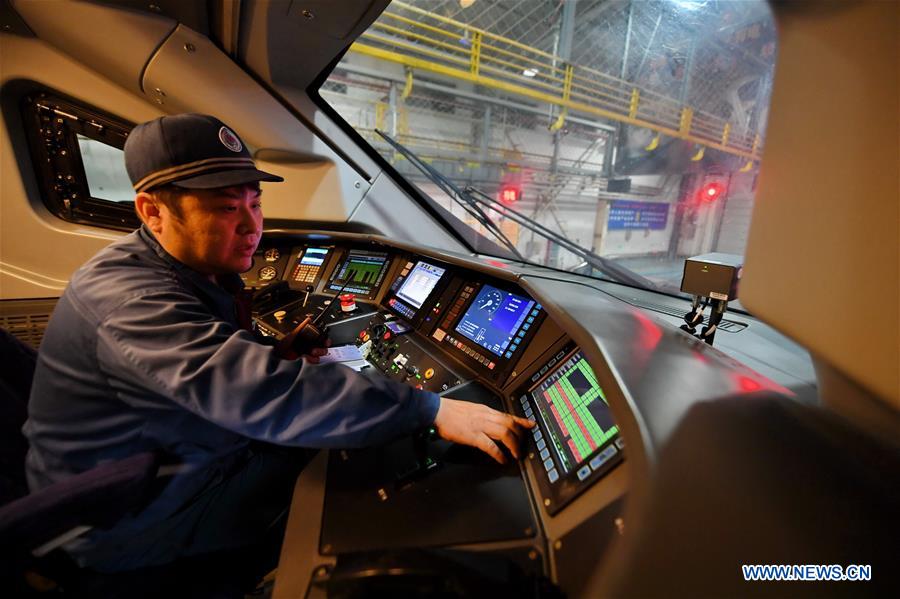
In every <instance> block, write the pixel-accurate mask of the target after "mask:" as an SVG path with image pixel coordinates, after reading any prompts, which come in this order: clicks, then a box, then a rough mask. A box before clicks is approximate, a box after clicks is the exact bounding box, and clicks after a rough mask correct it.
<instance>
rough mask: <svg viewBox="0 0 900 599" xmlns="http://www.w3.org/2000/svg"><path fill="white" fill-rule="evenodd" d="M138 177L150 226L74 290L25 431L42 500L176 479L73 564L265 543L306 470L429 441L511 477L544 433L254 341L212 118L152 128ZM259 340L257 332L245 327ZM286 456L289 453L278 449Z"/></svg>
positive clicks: (134, 158)
mask: <svg viewBox="0 0 900 599" xmlns="http://www.w3.org/2000/svg"><path fill="white" fill-rule="evenodd" d="M125 162H126V167H127V170H128V174H129V176H130V178H131V180H132V182H133V184H134V187H135V190H136V192H137V195H136V197H135V209H136V211H137V213H138V215H139V216H140V218H141V221H142V222H143V226H142V227H141V228H140V229H139V230H137V231H135V232H134V233H132V234H130V235H127V236H125V237H124V238H122V239H121V240H119V241H117V242H115V243H113V244H112V245H110V246H109V247H107V248H106V249H104V250H102V251H101V252H100V253H99V254H97V255H96V256H95V257H94V258H93V259H91V260H90V261H89V262H88V263H87V264H85V265H84V266H83V267H82V268H81V269H79V270H78V271H77V272H76V273H75V274H74V275H73V276H72V279H71V281H70V284H69V287H68V288H67V289H66V291H65V293H64V294H63V296H62V297H61V298H60V301H59V303H58V305H57V307H56V310H55V312H54V314H53V317H52V319H51V321H50V324H49V326H48V328H47V331H46V334H45V336H44V340H43V343H42V344H41V348H40V355H39V358H38V364H37V369H36V372H35V377H34V385H33V389H32V394H31V400H30V405H29V420H28V422H27V423H26V425H25V428H24V432H25V434H26V435H27V437H28V440H29V442H30V451H29V453H28V458H27V463H26V468H27V474H28V480H29V484H30V486H31V487H32V489H37V488H41V487H44V486H46V485H48V484H50V483H53V482H56V481H59V480H62V479H65V478H66V477H68V476H71V475H73V474H75V473H78V472H82V471H84V470H87V469H90V468H92V467H94V466H96V465H97V464H99V463H101V462H103V461H105V460H112V459H119V458H124V457H127V456H129V455H133V454H135V453H138V452H141V451H146V450H164V451H165V452H166V453H167V454H168V455H170V456H171V457H172V458H173V461H174V462H176V463H177V464H179V465H180V471H179V474H177V475H175V476H174V477H173V478H172V479H171V480H169V481H168V482H167V483H166V484H165V487H164V489H163V490H162V491H161V493H160V494H159V495H158V497H157V498H156V499H155V500H153V501H152V502H151V503H150V504H149V505H148V506H147V507H146V508H145V509H143V510H141V511H140V512H139V513H137V514H136V515H133V516H129V517H126V518H125V519H124V520H122V521H121V522H119V523H118V524H117V525H116V526H114V527H113V528H112V529H109V530H95V531H92V532H91V533H89V534H87V535H86V536H84V537H83V538H81V539H78V540H76V541H75V542H73V543H70V544H69V545H68V546H67V547H66V549H67V551H68V552H69V553H70V554H71V555H73V556H74V557H75V558H76V560H77V561H78V562H79V563H80V564H81V565H83V566H89V567H91V568H94V569H96V570H101V571H107V572H112V571H122V570H132V569H135V568H142V567H145V566H152V565H158V564H165V563H167V562H170V561H172V560H175V559H177V558H180V557H185V556H194V555H201V554H206V553H210V552H214V551H221V550H230V549H234V548H237V547H243V546H248V545H252V544H253V543H256V542H258V541H259V539H260V538H261V536H262V534H263V533H264V532H265V531H266V530H267V528H268V527H270V525H271V524H272V522H273V521H275V520H277V519H278V517H279V515H280V514H282V513H283V512H284V510H285V508H286V507H287V505H288V503H289V501H290V492H291V489H292V487H293V483H294V479H295V477H296V474H297V472H298V471H299V469H300V468H302V466H303V464H304V463H305V461H306V459H307V457H308V456H306V455H304V452H303V451H302V450H299V449H298V450H292V451H286V450H284V449H283V447H293V448H335V447H360V446H366V445H373V444H377V443H380V442H384V441H386V440H388V439H390V438H393V437H396V436H398V435H402V434H406V433H412V432H414V431H416V430H418V429H423V428H425V427H428V426H434V427H435V428H436V430H437V431H438V433H439V434H440V435H441V436H443V437H444V438H446V439H449V440H451V441H456V442H460V443H464V444H468V445H473V446H476V447H479V448H481V449H483V450H484V451H486V452H488V453H489V454H491V455H492V456H493V457H494V458H495V459H497V460H498V461H503V460H504V455H503V452H501V451H500V449H499V448H498V446H497V445H496V444H495V443H494V441H493V440H494V439H496V440H498V441H500V442H501V443H503V444H504V445H506V446H507V447H508V448H509V450H510V451H511V453H512V454H513V455H515V456H518V443H517V442H518V439H519V436H520V435H521V427H523V426H525V427H528V426H531V423H530V422H528V421H524V420H521V419H518V418H514V417H512V416H509V415H506V414H502V413H500V412H496V411H494V410H491V409H489V408H487V407H485V406H481V405H476V404H472V403H468V402H463V401H456V400H452V399H449V398H446V397H444V398H440V397H438V396H437V395H435V394H434V393H430V392H425V391H420V390H416V389H413V388H411V387H409V386H406V385H403V384H400V383H396V382H393V381H390V380H388V379H386V378H384V377H380V376H378V375H377V374H376V375H372V376H367V375H365V374H361V373H357V372H354V371H353V370H351V369H349V368H347V367H345V366H342V365H338V364H321V365H319V364H315V363H314V362H316V361H317V360H316V356H318V355H321V354H322V353H323V352H324V350H314V351H312V352H311V354H312V356H311V358H310V359H306V360H303V359H301V360H289V359H284V357H283V355H284V353H283V352H282V351H281V350H280V348H279V347H277V346H273V345H271V344H266V343H265V342H264V341H263V340H261V339H259V338H257V337H256V336H254V334H253V333H252V332H251V331H249V330H247V328H246V326H244V327H242V326H241V325H242V319H241V318H240V310H239V309H238V305H237V304H236V303H235V299H234V297H235V292H237V291H239V290H240V289H241V287H242V283H241V280H240V277H239V276H238V273H240V272H243V271H245V270H247V269H249V268H250V266H251V264H252V257H253V253H254V252H255V250H256V247H257V245H258V243H259V241H260V235H261V232H262V221H263V217H262V210H261V204H260V196H261V192H260V188H259V182H260V181H281V180H282V179H281V178H280V177H276V176H274V175H271V174H268V173H265V172H262V171H260V170H257V169H256V166H255V164H254V162H253V160H252V158H251V156H250V153H249V151H248V150H247V149H246V148H245V147H244V145H243V143H242V142H241V140H240V138H239V137H238V136H237V135H236V134H235V133H234V132H233V131H231V130H230V129H229V128H228V127H227V126H225V125H224V124H223V123H221V122H220V121H218V120H217V119H215V118H213V117H210V116H204V115H176V116H167V117H162V118H159V119H156V120H154V121H150V122H148V123H144V124H142V125H139V126H138V127H136V128H135V129H134V131H132V133H131V135H130V136H129V138H128V142H127V143H126V145H125ZM243 324H244V325H246V320H244V322H243ZM278 446H282V447H278Z"/></svg>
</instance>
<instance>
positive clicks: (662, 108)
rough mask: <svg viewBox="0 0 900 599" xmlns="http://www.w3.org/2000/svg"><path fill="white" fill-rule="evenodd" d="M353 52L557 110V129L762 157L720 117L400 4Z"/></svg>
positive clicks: (750, 138) (753, 138)
mask: <svg viewBox="0 0 900 599" xmlns="http://www.w3.org/2000/svg"><path fill="white" fill-rule="evenodd" d="M400 11H403V12H404V13H406V14H401V12H400ZM350 50H351V51H352V52H358V53H360V54H364V55H367V56H371V57H374V58H379V59H382V60H387V61H390V62H394V63H399V64H402V65H405V66H406V67H409V68H410V69H413V70H415V69H419V70H422V71H428V72H432V73H438V74H441V75H445V76H448V77H452V78H455V79H460V80H464V81H469V82H471V83H475V84H478V85H483V86H485V87H490V88H493V89H497V90H501V91H504V92H507V93H510V94H516V95H519V96H523V97H526V98H532V99H535V100H539V101H543V102H546V103H548V104H552V105H555V106H558V107H559V108H560V114H559V117H558V118H557V120H556V122H554V123H553V124H552V125H551V129H558V128H560V127H561V126H562V125H563V123H564V122H565V118H566V116H567V114H568V111H570V110H571V111H574V112H579V113H582V114H586V115H593V116H599V117H602V118H607V119H611V120H614V121H618V122H622V123H627V124H629V125H634V126H637V127H643V128H646V129H650V130H652V131H655V132H657V133H658V134H661V135H668V136H671V137H676V138H679V139H685V140H688V141H691V142H694V143H696V144H698V145H699V146H700V147H701V148H714V149H716V150H720V151H722V152H727V153H729V154H733V155H736V156H740V157H743V158H746V159H747V160H748V161H753V160H759V157H760V149H761V140H760V137H759V135H758V134H757V133H755V132H752V131H748V132H739V131H735V126H734V125H732V123H730V122H729V121H728V120H727V119H725V118H722V117H720V116H716V115H713V114H710V113H708V112H704V111H700V110H694V109H692V108H691V107H689V106H685V105H683V104H681V103H680V102H679V101H678V100H676V99H674V98H670V97H668V96H665V95H663V94H659V93H657V92H654V91H651V90H648V89H645V88H641V87H638V86H636V85H634V84H633V83H630V82H628V81H626V80H624V79H620V78H618V77H614V76H612V75H609V74H607V73H602V72H600V71H597V70H595V69H591V68H590V67H587V66H583V65H574V64H570V63H567V62H565V61H564V60H563V59H562V58H560V57H559V56H556V55H553V54H550V53H547V52H543V51H541V50H537V49H535V48H530V47H528V46H527V45H525V44H522V43H520V42H517V41H515V40H512V39H509V38H505V37H502V36H499V35H495V34H493V33H490V32H488V31H485V30H483V29H478V28H476V27H471V26H469V25H467V24H465V23H462V22H459V21H456V20H453V19H450V18H447V17H443V16H440V15H437V14H433V13H430V12H429V11H427V10H423V9H421V8H418V7H415V6H412V5H410V4H407V3H405V2H401V1H399V0H394V2H392V3H391V5H390V6H389V8H388V10H386V11H385V12H384V13H382V15H381V16H380V17H379V19H378V20H377V21H376V22H375V23H373V25H372V26H371V27H370V28H369V29H368V30H367V31H366V32H365V33H363V35H362V36H361V37H360V38H359V39H358V40H357V41H356V42H355V43H354V44H353V45H352V46H351V47H350ZM410 83H411V81H410ZM656 145H658V142H657V144H656ZM656 145H652V147H654V148H655V147H656ZM700 155H701V156H702V154H700ZM748 166H749V162H748Z"/></svg>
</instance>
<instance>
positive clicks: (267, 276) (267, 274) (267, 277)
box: [259, 266, 278, 281]
mask: <svg viewBox="0 0 900 599" xmlns="http://www.w3.org/2000/svg"><path fill="white" fill-rule="evenodd" d="M277 275H278V271H277V270H275V267H274V266H263V267H262V268H260V269H259V280H260V281H271V280H272V279H274V278H275V277H276V276H277Z"/></svg>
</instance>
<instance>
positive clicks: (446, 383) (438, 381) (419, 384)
mask: <svg viewBox="0 0 900 599" xmlns="http://www.w3.org/2000/svg"><path fill="white" fill-rule="evenodd" d="M389 318H390V317H389V316H385V315H384V314H376V315H375V316H373V317H372V318H371V319H370V320H369V322H368V323H367V324H366V327H365V328H364V329H363V330H361V331H360V332H359V337H358V339H357V345H359V346H360V348H361V349H362V352H363V356H364V357H365V358H366V359H367V360H368V361H369V362H370V363H371V364H372V365H373V366H374V367H375V368H377V369H378V370H379V371H380V372H381V373H383V374H384V375H385V376H387V377H388V378H391V379H394V380H396V381H400V382H404V383H406V384H408V385H412V386H413V387H415V388H417V389H425V390H427V391H434V392H435V393H440V392H441V391H446V390H447V389H449V388H450V387H455V386H456V385H459V384H460V383H461V382H462V381H463V377H461V376H459V375H458V374H456V373H454V372H453V371H451V370H450V369H449V368H447V367H446V366H445V365H444V364H443V363H442V361H440V360H438V359H437V358H435V357H434V356H432V355H431V354H430V353H429V352H428V351H427V350H426V349H425V344H424V343H422V342H421V341H420V340H417V339H416V338H415V337H414V336H412V335H411V334H408V333H410V332H411V330H412V328H411V326H410V325H409V324H407V323H405V322H404V321H402V320H390V319H389Z"/></svg>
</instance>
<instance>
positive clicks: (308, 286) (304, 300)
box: [303, 285, 315, 308]
mask: <svg viewBox="0 0 900 599" xmlns="http://www.w3.org/2000/svg"><path fill="white" fill-rule="evenodd" d="M313 289H315V287H313V286H312V285H307V286H306V289H305V291H306V295H305V296H304V297H303V307H304V308H305V307H306V302H308V301H309V294H310V293H312V292H313Z"/></svg>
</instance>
